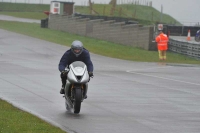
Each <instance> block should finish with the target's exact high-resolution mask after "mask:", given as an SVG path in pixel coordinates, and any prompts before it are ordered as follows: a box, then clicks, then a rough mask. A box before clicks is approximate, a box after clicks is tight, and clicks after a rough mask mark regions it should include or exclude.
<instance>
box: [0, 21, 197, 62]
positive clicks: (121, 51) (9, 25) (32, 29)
mask: <svg viewBox="0 0 200 133" xmlns="http://www.w3.org/2000/svg"><path fill="white" fill-rule="evenodd" d="M0 28H1V29H5V30H9V31H13V32H17V33H20V34H24V35H28V36H31V37H35V38H39V39H43V40H47V41H50V42H54V43H58V44H61V45H66V46H70V45H71V42H72V41H74V40H80V41H82V42H83V44H84V47H85V48H86V49H88V50H89V51H91V52H92V53H95V54H99V55H104V56H109V57H113V58H118V59H124V60H131V61H140V62H158V52H157V51H147V50H143V49H140V48H136V47H131V46H124V45H120V44H115V43H112V42H107V41H103V40H98V39H93V38H89V37H84V36H79V35H75V34H70V33H66V32H61V31H57V30H51V29H48V28H40V24H35V23H22V22H9V21H0ZM166 62H168V63H184V64H200V61H199V60H195V59H192V58H190V57H187V56H184V55H180V54H175V53H170V52H168V53H167V61H166Z"/></svg>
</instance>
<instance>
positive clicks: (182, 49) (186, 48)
mask: <svg viewBox="0 0 200 133" xmlns="http://www.w3.org/2000/svg"><path fill="white" fill-rule="evenodd" d="M169 50H170V51H173V52H175V53H179V54H183V55H186V56H190V57H193V58H196V59H198V60H200V44H199V43H197V42H188V41H183V40H176V39H172V38H170V39H169Z"/></svg>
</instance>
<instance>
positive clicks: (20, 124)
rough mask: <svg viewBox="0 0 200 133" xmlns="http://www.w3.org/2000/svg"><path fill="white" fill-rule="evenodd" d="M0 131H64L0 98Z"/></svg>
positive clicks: (54, 132)
mask: <svg viewBox="0 0 200 133" xmlns="http://www.w3.org/2000/svg"><path fill="white" fill-rule="evenodd" d="M0 132H1V133H66V132H64V131H62V130H61V129H60V128H58V127H54V126H52V125H51V124H49V123H47V122H45V121H43V120H41V119H39V118H37V117H35V116H33V115H31V114H29V113H27V112H24V111H22V110H20V109H18V108H15V107H14V106H12V105H11V104H8V103H7V102H5V101H3V100H1V99H0Z"/></svg>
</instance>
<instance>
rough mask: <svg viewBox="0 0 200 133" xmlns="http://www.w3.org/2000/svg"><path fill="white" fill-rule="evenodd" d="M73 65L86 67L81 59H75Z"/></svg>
mask: <svg viewBox="0 0 200 133" xmlns="http://www.w3.org/2000/svg"><path fill="white" fill-rule="evenodd" d="M72 66H73V67H74V68H75V67H82V68H84V66H85V63H83V62H81V61H75V62H73V63H72Z"/></svg>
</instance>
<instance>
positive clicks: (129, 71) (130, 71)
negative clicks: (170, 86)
mask: <svg viewBox="0 0 200 133" xmlns="http://www.w3.org/2000/svg"><path fill="white" fill-rule="evenodd" d="M126 72H128V73H134V74H138V75H143V76H148V77H154V78H159V79H165V80H171V81H175V82H181V83H186V84H191V85H197V86H200V84H197V83H192V82H187V81H181V80H176V79H171V78H165V77H160V76H154V75H150V74H143V73H139V72H133V71H132V70H127V71H126Z"/></svg>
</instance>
